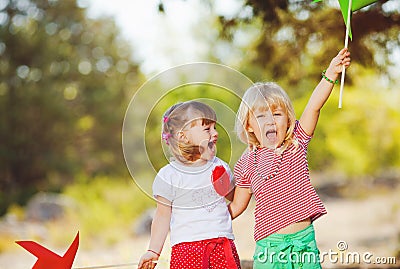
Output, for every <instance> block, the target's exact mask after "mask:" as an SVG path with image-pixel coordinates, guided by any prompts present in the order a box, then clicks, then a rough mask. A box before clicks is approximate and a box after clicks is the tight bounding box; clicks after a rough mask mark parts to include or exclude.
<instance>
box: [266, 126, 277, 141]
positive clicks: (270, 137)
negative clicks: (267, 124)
mask: <svg viewBox="0 0 400 269" xmlns="http://www.w3.org/2000/svg"><path fill="white" fill-rule="evenodd" d="M265 136H266V137H267V139H268V140H276V130H274V129H271V130H268V131H267V132H266V133H265Z"/></svg>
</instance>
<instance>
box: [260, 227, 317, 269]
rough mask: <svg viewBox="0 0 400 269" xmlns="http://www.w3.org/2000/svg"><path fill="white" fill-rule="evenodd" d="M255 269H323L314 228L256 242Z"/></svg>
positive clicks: (277, 235) (271, 236)
mask: <svg viewBox="0 0 400 269" xmlns="http://www.w3.org/2000/svg"><path fill="white" fill-rule="evenodd" d="M253 259H254V265H253V269H321V264H320V261H319V250H318V248H317V243H316V241H315V232H314V226H313V225H312V224H311V225H310V226H308V227H307V228H305V229H303V230H301V231H298V232H296V233H292V234H276V233H275V234H271V235H270V236H268V237H266V238H264V239H261V240H259V241H257V242H256V249H255V251H254V256H253Z"/></svg>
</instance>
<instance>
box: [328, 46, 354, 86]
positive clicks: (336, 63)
mask: <svg viewBox="0 0 400 269" xmlns="http://www.w3.org/2000/svg"><path fill="white" fill-rule="evenodd" d="M350 61H351V59H350V52H349V51H348V49H347V48H344V49H342V50H341V51H339V53H338V55H336V56H335V58H333V59H332V61H331V63H330V64H329V67H328V69H327V70H326V76H327V77H329V78H332V79H336V78H337V76H338V74H340V73H341V72H342V69H343V66H344V67H346V68H347V67H348V66H349V65H350Z"/></svg>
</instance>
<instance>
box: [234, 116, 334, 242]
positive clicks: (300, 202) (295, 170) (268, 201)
mask: <svg viewBox="0 0 400 269" xmlns="http://www.w3.org/2000/svg"><path fill="white" fill-rule="evenodd" d="M294 136H295V138H296V139H297V141H298V142H299V145H298V148H297V149H296V150H295V148H294V147H295V146H294V145H291V146H289V147H288V148H287V149H286V150H285V151H284V153H283V156H282V160H281V156H280V155H276V154H275V153H274V151H273V150H271V149H268V148H259V149H258V150H257V154H256V163H257V168H258V169H257V168H256V166H255V165H254V163H255V160H254V151H249V152H246V153H244V154H243V155H242V156H241V158H240V159H239V160H238V162H237V163H236V165H235V168H234V175H235V179H236V185H237V186H238V187H243V188H251V189H252V192H253V194H254V197H255V200H256V207H255V212H254V216H255V228H254V239H255V240H256V241H258V240H260V239H263V238H265V237H267V236H269V235H270V234H273V233H275V232H276V231H278V230H280V229H281V228H284V227H286V226H288V225H290V224H292V223H295V222H298V221H301V220H304V219H307V218H311V221H314V220H316V219H317V218H319V217H320V216H322V215H323V214H326V209H325V207H324V205H323V203H322V201H321V200H320V198H319V197H318V195H317V193H316V191H315V189H314V187H313V186H312V185H311V183H310V175H309V170H308V162H307V147H308V143H309V142H310V140H311V137H310V136H309V135H307V133H306V132H305V131H304V130H303V129H302V128H301V126H300V124H299V122H298V121H296V127H295V130H294ZM280 161H281V164H280V166H278V165H279V164H278V163H279V162H280ZM277 167H279V170H278V172H277V173H276V170H277ZM257 170H258V171H257ZM259 173H260V174H261V175H262V177H263V178H264V179H263V178H261V176H260V174H259ZM275 173H276V175H275V176H274V177H273V178H271V179H265V178H267V177H268V176H269V175H273V174H275Z"/></svg>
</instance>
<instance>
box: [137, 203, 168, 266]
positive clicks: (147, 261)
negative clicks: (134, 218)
mask: <svg viewBox="0 0 400 269" xmlns="http://www.w3.org/2000/svg"><path fill="white" fill-rule="evenodd" d="M171 209H172V208H171V202H170V201H168V200H167V199H165V198H163V197H160V196H158V197H157V209H156V213H155V215H154V218H153V222H152V224H151V237H150V243H149V248H148V250H147V252H146V253H145V254H143V256H142V257H141V258H140V261H139V264H138V268H139V269H140V268H146V269H149V268H150V269H152V268H154V267H155V266H156V263H155V261H157V260H158V257H159V256H160V255H159V254H160V253H161V250H162V248H163V246H164V242H165V239H166V237H167V235H168V231H169V224H170V221H171Z"/></svg>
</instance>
